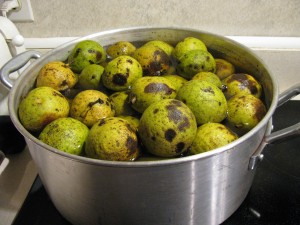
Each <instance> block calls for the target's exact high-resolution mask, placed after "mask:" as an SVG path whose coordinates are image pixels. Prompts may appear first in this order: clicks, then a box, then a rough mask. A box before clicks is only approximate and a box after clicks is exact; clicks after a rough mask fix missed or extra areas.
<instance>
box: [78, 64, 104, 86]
mask: <svg viewBox="0 0 300 225" xmlns="http://www.w3.org/2000/svg"><path fill="white" fill-rule="evenodd" d="M103 72H104V68H103V66H100V65H97V64H91V65H88V66H86V67H85V68H83V70H82V71H81V73H80V76H79V79H78V85H79V87H80V88H81V89H83V90H88V89H94V90H97V89H100V84H101V83H100V81H101V76H102V74H103Z"/></svg>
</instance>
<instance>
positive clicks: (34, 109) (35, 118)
mask: <svg viewBox="0 0 300 225" xmlns="http://www.w3.org/2000/svg"><path fill="white" fill-rule="evenodd" d="M69 109H70V107H69V102H68V100H67V99H66V98H65V97H64V96H63V95H62V94H61V93H60V92H59V91H57V90H55V89H53V88H51V87H38V88H35V89H32V90H31V91H30V92H29V93H28V94H27V96H26V97H25V98H24V99H23V100H22V101H21V103H20V105H19V110H18V114H19V118H20V121H21V123H22V125H23V126H24V127H25V128H26V129H27V130H29V131H34V132H35V131H40V130H42V129H43V128H44V127H45V126H46V125H47V124H49V123H50V122H52V121H53V120H56V119H58V118H62V117H67V116H68V114H69Z"/></svg>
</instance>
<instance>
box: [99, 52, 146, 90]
mask: <svg viewBox="0 0 300 225" xmlns="http://www.w3.org/2000/svg"><path fill="white" fill-rule="evenodd" d="M142 76H143V69H142V67H141V65H140V63H139V62H138V61H137V60H136V59H134V58H133V57H131V56H127V55H122V56H119V57H117V58H115V59H113V60H111V61H110V62H109V63H108V64H107V65H106V67H105V73H104V74H103V76H102V82H103V85H104V86H105V87H106V88H108V89H110V90H113V91H125V90H128V89H129V88H130V87H131V85H132V84H133V83H134V82H135V81H136V80H137V79H138V78H141V77H142Z"/></svg>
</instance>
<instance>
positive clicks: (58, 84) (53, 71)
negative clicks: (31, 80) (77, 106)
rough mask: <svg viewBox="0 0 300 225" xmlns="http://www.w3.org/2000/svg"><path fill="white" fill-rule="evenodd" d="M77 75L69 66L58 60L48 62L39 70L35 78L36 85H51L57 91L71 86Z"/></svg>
mask: <svg viewBox="0 0 300 225" xmlns="http://www.w3.org/2000/svg"><path fill="white" fill-rule="evenodd" d="M77 81H78V77H77V75H76V74H74V73H73V71H72V70H71V69H70V67H69V66H68V65H67V64H65V63H63V62H60V61H53V62H48V63H47V64H45V65H44V66H43V67H42V68H41V69H40V71H39V73H38V76H37V78H36V87H42V86H47V87H52V88H54V89H55V90H58V91H64V90H67V89H70V88H73V87H74V86H75V84H76V83H77Z"/></svg>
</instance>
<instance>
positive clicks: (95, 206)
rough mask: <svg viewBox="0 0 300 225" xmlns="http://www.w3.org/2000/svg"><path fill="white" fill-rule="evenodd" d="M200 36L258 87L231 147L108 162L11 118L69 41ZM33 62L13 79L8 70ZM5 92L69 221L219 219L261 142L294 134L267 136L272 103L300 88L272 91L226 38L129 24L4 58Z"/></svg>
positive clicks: (258, 63) (79, 224)
mask: <svg viewBox="0 0 300 225" xmlns="http://www.w3.org/2000/svg"><path fill="white" fill-rule="evenodd" d="M187 36H193V37H197V38H200V39H201V40H203V41H204V42H205V44H206V45H207V47H208V49H209V51H210V52H211V53H212V54H213V55H214V56H215V57H220V58H224V59H227V60H229V61H230V62H232V63H233V64H235V65H236V66H237V67H238V68H242V69H243V70H244V71H247V72H248V73H250V74H253V75H254V76H255V77H256V78H257V79H258V80H259V81H260V82H261V84H262V86H263V90H264V100H265V103H266V105H267V108H268V112H267V114H266V116H265V117H264V118H263V120H262V121H261V122H260V123H259V124H258V125H257V126H256V127H255V128H254V129H252V130H251V131H250V132H248V133H247V134H245V135H244V136H242V137H240V138H239V139H238V140H236V141H234V142H232V143H231V144H229V145H227V146H224V147H221V148H218V149H215V150H213V151H210V152H206V153H203V154H199V155H194V156H188V157H183V158H176V159H167V160H161V161H140V162H111V161H103V160H95V159H89V158H85V157H80V156H74V155H70V154H67V153H63V152H61V151H58V150H56V149H54V148H52V147H49V146H47V145H45V144H43V143H42V142H40V141H39V140H38V139H36V138H35V137H34V136H33V135H31V134H30V133H29V132H28V131H27V130H26V129H25V128H24V127H23V126H22V124H21V123H20V121H19V119H18V114H17V111H18V105H19V102H20V99H22V98H23V97H24V96H25V95H26V94H27V93H28V91H29V90H30V89H31V88H32V87H33V85H34V82H35V79H36V75H37V73H38V71H39V70H40V68H41V67H42V66H43V65H44V64H45V63H47V62H49V61H53V60H65V59H66V58H67V56H68V54H69V53H70V50H71V49H72V48H73V47H74V45H75V44H76V43H77V42H79V41H82V40H86V39H93V40H96V41H99V42H100V43H101V44H102V45H103V46H107V45H109V44H112V43H114V42H116V41H121V40H127V41H131V42H143V41H147V40H151V39H160V40H164V41H167V42H171V43H176V42H178V41H180V40H182V39H183V38H185V37H187ZM32 57H33V58H38V59H37V60H36V61H34V62H33V63H32V64H31V65H30V66H29V67H28V68H27V69H26V70H25V71H24V72H23V73H22V75H21V77H20V78H18V79H17V80H16V81H15V82H14V81H13V80H11V79H9V76H8V74H9V73H10V72H12V71H14V70H16V69H17V68H19V67H21V66H22V65H24V64H25V63H26V62H27V61H28V60H29V59H30V58H32ZM0 77H1V81H2V83H3V84H5V85H6V86H7V87H8V88H11V90H10V96H9V111H10V116H11V119H12V121H13V123H14V125H15V126H16V128H17V129H18V130H19V132H20V133H21V134H22V135H23V136H24V137H25V140H26V143H27V145H28V147H29V150H30V153H31V156H32V158H33V159H34V161H35V163H36V165H37V168H38V171H39V176H40V177H41V180H42V182H43V184H44V186H45V188H46V190H47V192H48V194H49V196H50V198H51V200H52V201H53V203H54V205H55V206H56V208H57V209H58V211H59V212H60V213H61V214H62V215H63V216H64V217H65V218H66V219H67V220H69V221H70V222H71V223H72V224H74V225H86V224H91V225H96V224H99V225H100V224H101V225H120V224H122V225H124V224H128V225H141V224H142V225H153V224H155V225H166V224H171V225H187V224H197V225H198V224H220V223H222V222H223V221H224V220H226V219H227V218H228V217H229V216H230V215H231V214H232V213H233V212H234V211H235V210H236V209H237V208H238V207H239V206H240V204H241V203H242V201H243V200H244V199H245V197H246V195H247V193H248V191H249V189H250V187H251V184H252V180H253V177H254V174H255V167H256V165H257V163H258V161H260V160H261V159H262V156H263V155H262V150H263V148H264V146H265V145H266V144H268V143H270V142H272V141H274V140H277V139H279V138H282V137H285V136H289V135H292V134H294V133H295V132H297V131H298V130H299V128H300V123H298V124H296V125H294V126H292V127H290V128H287V129H285V130H282V131H279V132H276V133H272V134H270V133H271V127H272V121H271V117H272V114H273V113H274V111H275V109H276V107H277V106H278V105H281V104H282V103H284V102H285V101H287V100H288V99H290V98H291V97H292V96H294V95H296V94H298V93H299V92H300V88H299V87H300V85H296V86H295V87H292V88H291V89H289V90H288V91H286V92H285V93H283V94H282V95H280V96H279V95H278V87H277V83H276V81H275V79H274V77H273V76H272V75H271V74H270V73H269V70H268V68H267V67H266V65H265V64H264V63H263V62H262V60H261V59H259V58H258V57H257V56H256V55H255V54H254V53H253V52H251V51H250V50H249V49H248V48H246V47H244V46H242V45H240V44H238V43H237V42H235V41H232V40H230V39H227V38H224V37H221V36H218V35H214V34H210V33H206V32H201V31H198V30H191V29H182V28H129V29H120V30H112V31H105V32H100V33H96V34H93V35H90V36H86V37H83V38H79V39H77V40H75V41H72V42H69V43H67V44H64V45H62V46H60V47H58V48H56V49H54V50H52V51H50V52H48V53H46V54H44V55H43V56H40V54H39V53H37V52H33V51H28V52H25V53H23V54H21V55H19V56H18V57H15V58H14V59H13V60H12V61H10V62H8V63H7V64H6V65H5V66H4V67H3V69H2V70H1V73H0Z"/></svg>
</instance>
